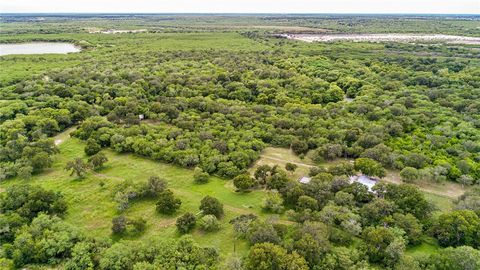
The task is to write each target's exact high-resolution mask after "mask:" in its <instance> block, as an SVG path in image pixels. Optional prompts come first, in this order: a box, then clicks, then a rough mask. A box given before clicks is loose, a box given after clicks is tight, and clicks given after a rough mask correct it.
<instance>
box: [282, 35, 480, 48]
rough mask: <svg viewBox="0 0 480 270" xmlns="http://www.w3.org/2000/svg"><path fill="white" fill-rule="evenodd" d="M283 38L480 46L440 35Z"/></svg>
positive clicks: (468, 39)
mask: <svg viewBox="0 0 480 270" xmlns="http://www.w3.org/2000/svg"><path fill="white" fill-rule="evenodd" d="M281 37H284V38H287V39H293V40H300V41H305V42H334V41H353V42H405V43H411V42H428V43H431V42H445V43H449V44H471V45H480V37H467V36H454V35H440V34H284V35H281Z"/></svg>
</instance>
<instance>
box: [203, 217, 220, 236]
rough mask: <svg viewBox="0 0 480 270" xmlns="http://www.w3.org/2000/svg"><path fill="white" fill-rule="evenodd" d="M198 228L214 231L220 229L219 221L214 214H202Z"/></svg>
mask: <svg viewBox="0 0 480 270" xmlns="http://www.w3.org/2000/svg"><path fill="white" fill-rule="evenodd" d="M199 225H200V228H201V229H202V230H204V231H206V232H214V231H218V230H219V229H220V223H219V222H218V219H217V217H216V216H214V215H206V216H203V217H202V218H201V219H200V221H199Z"/></svg>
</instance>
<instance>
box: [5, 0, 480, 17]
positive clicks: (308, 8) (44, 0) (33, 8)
mask: <svg viewBox="0 0 480 270" xmlns="http://www.w3.org/2000/svg"><path fill="white" fill-rule="evenodd" d="M0 12H32V13H34V12H38V13H41V12H45V13H51V12H105V13H115V12H129V13H135V12H137V13H140V12H144V13H169V12H178V13H208V12H211V13H448V14H480V0H457V1H452V0H397V1H388V0H293V1H292V0H239V1H229V0H169V1H165V0H134V1H131V0H129V1H123V0H82V1H80V0H3V1H1V3H0Z"/></svg>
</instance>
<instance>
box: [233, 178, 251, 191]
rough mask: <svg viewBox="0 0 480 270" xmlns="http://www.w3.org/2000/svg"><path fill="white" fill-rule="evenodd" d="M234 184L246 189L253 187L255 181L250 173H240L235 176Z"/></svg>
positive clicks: (243, 189) (240, 188)
mask: <svg viewBox="0 0 480 270" xmlns="http://www.w3.org/2000/svg"><path fill="white" fill-rule="evenodd" d="M233 184H234V185H235V187H236V188H238V189H239V190H240V191H245V190H247V189H250V188H252V187H253V186H254V185H255V181H254V180H253V178H252V177H250V175H248V174H240V175H238V176H236V177H235V178H233Z"/></svg>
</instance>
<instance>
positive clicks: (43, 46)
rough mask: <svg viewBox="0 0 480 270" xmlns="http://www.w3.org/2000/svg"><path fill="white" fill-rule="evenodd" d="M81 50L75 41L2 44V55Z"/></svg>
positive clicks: (64, 52)
mask: <svg viewBox="0 0 480 270" xmlns="http://www.w3.org/2000/svg"><path fill="white" fill-rule="evenodd" d="M79 51H80V47H77V46H75V45H74V44H73V43H66V42H30V43H10V44H0V55H10V54H47V53H58V54H66V53H71V52H79Z"/></svg>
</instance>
